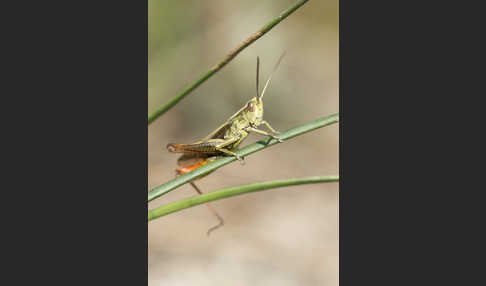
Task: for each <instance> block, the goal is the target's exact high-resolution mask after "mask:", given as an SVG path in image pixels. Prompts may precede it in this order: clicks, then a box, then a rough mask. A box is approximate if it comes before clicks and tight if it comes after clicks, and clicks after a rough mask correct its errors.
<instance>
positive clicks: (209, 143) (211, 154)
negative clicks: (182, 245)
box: [167, 52, 285, 235]
mask: <svg viewBox="0 0 486 286" xmlns="http://www.w3.org/2000/svg"><path fill="white" fill-rule="evenodd" d="M284 56H285V52H284V53H282V55H281V56H280V58H279V59H278V61H277V63H276V64H275V67H274V68H273V71H272V72H271V74H270V76H269V78H268V80H267V81H266V83H265V86H264V87H263V90H262V92H261V93H259V71H260V58H259V57H257V66H256V96H255V97H253V98H252V99H250V100H249V101H248V102H247V103H246V104H245V105H244V106H243V107H242V108H241V109H240V110H238V111H237V112H236V113H235V114H233V115H232V116H231V117H230V118H229V119H228V120H226V122H225V123H223V124H222V125H221V126H219V127H218V128H216V130H214V131H213V132H211V133H210V134H209V135H208V136H206V137H204V138H203V139H201V140H199V141H197V142H194V143H190V144H174V143H169V144H167V150H168V151H169V152H172V153H183V155H182V156H181V157H179V159H178V160H177V163H178V168H177V169H176V176H179V175H183V174H185V173H188V172H190V171H192V170H194V169H197V168H199V167H201V166H202V165H205V164H206V163H208V162H210V161H213V160H215V159H217V158H218V157H221V156H224V155H230V156H234V157H236V159H238V160H239V161H240V162H243V158H241V157H240V156H239V155H238V154H236V153H235V152H234V151H235V150H236V149H237V147H238V146H239V145H240V144H241V142H243V140H245V138H246V137H247V136H248V135H249V134H250V133H251V132H254V133H257V134H260V135H264V136H269V137H271V138H273V139H276V140H278V141H279V142H283V140H282V139H281V138H279V137H277V136H276V135H277V134H278V133H279V132H278V131H276V130H275V129H274V128H273V127H272V126H271V125H270V124H269V123H268V122H267V121H265V120H263V95H264V94H265V91H266V89H267V86H268V84H269V83H270V80H271V79H272V76H273V74H274V73H275V71H276V70H277V68H278V66H279V64H280V62H281V61H282V59H283V57H284ZM260 125H265V126H266V127H267V128H268V129H269V130H270V133H269V132H266V131H264V130H261V129H258V126H260ZM200 178H202V177H199V178H198V179H200ZM191 185H192V187H193V188H194V189H195V190H196V191H197V192H198V193H199V194H202V192H201V190H200V189H199V188H198V187H197V186H196V185H195V184H194V182H191ZM207 206H208V207H209V209H210V211H211V212H212V213H213V214H214V215H215V216H216V217H217V218H218V220H219V224H218V225H216V226H214V227H212V228H210V229H209V230H208V233H207V234H208V235H209V234H210V232H211V231H213V230H215V229H216V228H219V227H221V226H222V225H223V224H224V222H223V219H222V218H221V216H219V215H218V214H217V212H216V211H215V210H214V208H213V207H212V206H211V205H210V204H209V203H208V204H207Z"/></svg>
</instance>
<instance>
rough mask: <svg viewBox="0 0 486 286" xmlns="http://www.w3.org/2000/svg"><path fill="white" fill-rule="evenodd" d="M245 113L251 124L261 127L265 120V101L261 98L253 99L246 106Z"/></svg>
mask: <svg viewBox="0 0 486 286" xmlns="http://www.w3.org/2000/svg"><path fill="white" fill-rule="evenodd" d="M245 113H246V118H248V120H249V121H250V123H252V124H253V125H260V123H261V122H262V120H263V100H262V99H261V98H259V97H254V98H252V99H251V100H250V101H248V103H247V104H246V108H245Z"/></svg>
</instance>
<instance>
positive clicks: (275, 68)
mask: <svg viewBox="0 0 486 286" xmlns="http://www.w3.org/2000/svg"><path fill="white" fill-rule="evenodd" d="M285 53H286V52H285V51H284V52H283V53H282V55H281V56H280V58H278V61H277V64H275V67H274V68H273V71H272V73H271V74H270V76H269V77H268V80H267V82H266V83H265V86H264V87H263V91H262V94H260V96H258V97H257V98H258V99H262V98H263V95H264V94H265V90H266V89H267V86H268V83H270V80H271V79H272V76H273V74H274V73H275V71H276V70H277V68H278V66H279V65H280V62H281V61H282V59H283V57H284V56H285ZM257 59H258V58H257ZM257 66H258V61H257ZM257 74H258V73H257Z"/></svg>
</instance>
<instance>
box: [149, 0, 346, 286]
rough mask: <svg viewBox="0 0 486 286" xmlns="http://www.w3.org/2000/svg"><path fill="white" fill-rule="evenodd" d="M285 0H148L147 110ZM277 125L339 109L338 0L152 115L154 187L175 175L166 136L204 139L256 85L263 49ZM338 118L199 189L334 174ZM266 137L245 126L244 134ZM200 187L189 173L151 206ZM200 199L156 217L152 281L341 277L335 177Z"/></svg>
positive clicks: (291, 20) (288, 281)
mask: <svg viewBox="0 0 486 286" xmlns="http://www.w3.org/2000/svg"><path fill="white" fill-rule="evenodd" d="M294 1H295V0H291V1H290V0H289V1H287V0H286V1H275V0H273V1H269V0H267V1H254V0H252V1H224V0H218V1H215V0H210V1H208V0H206V1H149V107H148V109H149V113H150V112H152V111H153V110H155V108H157V107H158V106H160V105H162V104H164V103H166V102H167V100H168V99H169V98H171V97H173V96H174V95H176V94H177V93H178V92H180V91H181V90H182V89H184V88H186V87H187V86H188V85H189V84H190V83H191V82H192V81H194V80H195V79H197V78H198V77H199V76H201V75H202V74H203V73H205V72H206V71H207V70H208V69H209V68H210V67H211V66H213V65H214V64H216V63H217V62H218V61H219V60H220V59H221V58H222V57H223V56H224V55H226V54H227V53H228V52H229V51H230V50H232V49H233V48H234V47H236V45H237V44H239V43H240V42H241V41H243V40H244V39H246V38H247V37H248V36H249V35H251V34H252V33H254V32H255V31H256V30H257V29H258V28H260V27H261V26H262V25H263V24H265V23H266V22H268V21H269V20H270V19H272V18H273V17H275V16H277V15H279V14H280V12H281V11H283V10H284V9H286V8H287V7H289V6H290V5H292V4H293V3H294ZM283 50H286V51H287V55H286V57H285V59H284V60H283V62H282V64H281V66H280V68H279V70H278V71H277V73H276V74H275V76H274V78H273V80H272V83H271V85H270V86H269V88H268V90H267V93H266V95H265V98H264V102H265V119H266V120H267V121H269V122H270V123H271V124H272V125H273V127H275V128H277V129H278V130H286V129H288V128H291V127H294V126H296V125H299V124H302V123H305V122H308V121H310V120H313V119H316V118H319V117H322V116H326V115H329V114H332V113H336V112H338V110H339V105H338V99H339V98H338V1H335V0H333V1H327V0H325V1H324V0H323V1H309V2H308V3H307V4H305V5H304V6H303V7H301V8H299V10H297V11H296V12H295V13H294V14H292V15H290V16H289V17H288V18H287V19H286V20H284V21H283V22H282V23H280V24H279V25H278V26H276V27H275V28H274V29H273V30H272V31H270V32H269V33H268V34H266V35H265V36H263V37H262V38H261V39H260V40H258V41H257V42H256V43H254V44H253V45H251V46H250V47H249V48H247V49H246V50H244V51H243V52H242V53H241V54H239V55H238V56H237V57H236V58H235V59H234V60H233V61H232V62H231V63H230V64H228V65H227V66H226V67H224V68H223V69H222V70H221V71H220V72H218V73H217V74H216V75H215V76H213V77H212V78H210V79H209V80H208V81H207V82H205V83H204V84H203V85H201V86H200V87H199V88H198V89H196V91H194V92H193V93H192V94H191V95H190V96H189V97H187V98H186V99H184V100H183V101H181V102H180V103H179V104H178V105H177V106H176V107H175V108H173V109H172V110H170V111H169V112H167V113H166V114H164V115H163V116H162V117H161V118H159V119H157V120H156V121H155V122H154V123H152V124H151V125H150V127H149V138H148V140H149V146H148V148H149V158H148V159H149V166H148V167H149V178H148V182H149V189H151V188H153V187H155V186H157V185H159V184H162V183H164V182H166V181H167V180H170V179H172V178H173V176H174V172H173V169H174V167H175V161H176V159H177V155H175V154H170V153H168V152H167V150H166V149H165V146H166V144H167V143H169V142H177V143H188V142H191V141H194V140H197V139H200V138H202V137H204V136H205V135H207V134H208V133H209V132H211V131H212V130H213V129H215V128H216V127H217V126H219V125H220V124H221V123H223V122H224V121H225V120H226V119H227V118H228V117H229V116H231V115H232V114H233V113H234V112H235V111H236V110H238V109H239V108H240V107H241V106H242V105H243V104H244V103H245V102H246V101H247V100H248V99H250V98H251V97H253V96H254V94H255V65H256V57H257V56H260V60H261V81H264V80H266V78H267V76H268V74H269V72H270V70H271V68H272V66H273V65H274V64H275V62H276V60H277V58H278V56H279V55H280V54H281V53H282V51H283ZM338 128H339V126H338V125H332V126H330V127H325V128H322V129H319V130H317V131H314V132H312V133H309V134H306V135H303V136H301V137H298V138H295V139H292V140H290V141H288V142H285V143H283V144H278V145H276V146H273V147H271V148H268V149H267V150H264V151H262V152H259V153H256V154H254V155H251V156H248V157H247V158H246V164H245V165H244V166H241V165H240V164H238V163H233V164H230V165H228V166H226V167H223V168H221V169H219V170H217V171H216V172H215V173H213V174H211V175H210V176H208V177H206V178H204V179H202V180H200V181H199V182H198V185H199V186H200V187H201V189H203V191H206V192H207V191H212V190H216V189H220V188H224V187H229V186H235V185H240V184H247V183H252V182H258V181H264V180H274V179H283V178H293V177H305V176H314V175H335V174H338V169H339V165H338V151H339V150H338V140H339V137H338V130H339V129H338ZM260 138H261V137H259V136H256V135H251V136H249V137H248V138H247V139H246V141H245V142H244V145H248V144H250V143H252V142H255V141H256V140H258V139H260ZM193 195H195V192H194V190H193V189H192V188H191V187H190V186H189V185H185V186H183V187H181V188H179V189H177V190H174V191H173V192H171V193H169V194H167V195H166V196H164V197H162V198H159V199H157V200H156V201H154V202H153V203H150V204H149V208H153V207H156V206H158V205H161V204H165V203H167V202H172V201H174V200H177V199H181V198H185V197H188V196H193ZM213 204H214V206H215V207H216V208H217V210H218V212H219V213H220V214H221V215H222V216H223V217H224V219H225V222H226V225H225V226H224V227H223V228H221V229H218V230H217V231H215V232H214V233H213V234H212V235H211V237H209V238H208V237H206V230H207V229H208V228H209V227H211V226H213V225H214V224H215V223H216V219H215V218H214V217H213V216H212V215H211V213H210V212H209V211H208V210H207V208H206V207H205V206H198V207H194V208H190V209H187V210H184V211H182V212H178V213H174V214H171V215H169V216H166V217H163V218H159V219H157V220H154V221H152V222H150V223H149V233H148V237H149V253H148V256H149V261H148V266H149V285H338V271H339V269H338V261H339V260H338V238H339V237H338V184H337V183H330V184H318V185H305V186H296V187H288V188H282V189H276V190H270V191H265V192H259V193H253V194H248V195H244V196H239V197H234V198H230V199H226V200H221V201H217V202H214V203H213Z"/></svg>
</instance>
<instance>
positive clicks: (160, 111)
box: [148, 0, 308, 124]
mask: <svg viewBox="0 0 486 286" xmlns="http://www.w3.org/2000/svg"><path fill="white" fill-rule="evenodd" d="M307 1H308V0H301V1H299V2H297V3H295V4H294V5H293V6H292V7H290V8H289V9H287V10H285V11H284V12H282V13H281V14H280V16H278V17H276V18H274V19H273V20H272V21H270V22H269V23H267V24H266V25H265V26H263V27H262V28H260V30H258V31H256V32H255V33H254V34H253V35H251V36H250V37H249V38H248V39H246V40H245V41H244V42H243V43H241V44H239V45H238V46H237V47H236V48H235V49H233V50H232V51H231V52H230V53H229V54H228V55H227V56H226V57H225V58H224V59H223V60H221V61H220V62H219V63H218V64H217V65H215V66H214V67H212V68H211V69H210V70H209V71H208V72H206V73H205V74H204V75H203V76H201V77H200V78H199V79H198V80H197V81H196V82H194V83H193V84H191V85H190V86H189V87H188V88H187V89H185V90H184V91H182V92H181V93H179V94H178V95H177V96H175V97H174V98H172V99H171V100H169V102H167V104H165V105H164V106H162V107H160V108H159V109H157V110H156V111H155V112H154V113H152V114H151V115H149V117H148V124H150V123H152V121H154V120H155V119H157V117H159V116H161V115H162V114H164V113H165V112H166V111H167V110H169V109H170V108H172V107H173V106H174V105H176V104H177V103H178V102H179V101H180V100H182V99H183V98H184V97H186V96H187V95H188V94H189V93H190V92H191V91H193V90H194V89H196V88H197V87H198V86H199V85H201V84H202V83H203V82H205V81H206V80H207V79H208V78H210V77H211V76H212V75H213V74H215V73H216V72H217V71H219V70H220V69H221V68H223V67H224V66H225V65H226V64H227V63H229V62H230V61H231V60H232V59H233V58H234V57H236V55H238V54H239V53H240V52H241V51H242V50H244V49H245V48H246V47H248V46H249V45H251V44H252V43H253V42H255V41H256V40H258V39H259V38H260V37H262V36H263V35H265V34H266V33H267V32H268V31H270V30H271V29H272V28H273V27H275V26H276V25H277V24H278V23H280V22H281V21H282V20H283V19H285V18H287V16H289V15H290V14H292V13H293V12H294V11H295V10H297V9H298V8H299V7H300V6H302V5H304V4H305V2H307Z"/></svg>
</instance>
